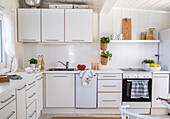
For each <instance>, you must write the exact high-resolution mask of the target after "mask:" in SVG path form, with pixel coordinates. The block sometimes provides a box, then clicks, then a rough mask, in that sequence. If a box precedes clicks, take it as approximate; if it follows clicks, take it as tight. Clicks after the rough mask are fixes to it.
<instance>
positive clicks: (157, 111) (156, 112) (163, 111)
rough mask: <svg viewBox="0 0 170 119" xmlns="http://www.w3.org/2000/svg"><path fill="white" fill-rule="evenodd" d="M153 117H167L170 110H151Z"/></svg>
mask: <svg viewBox="0 0 170 119" xmlns="http://www.w3.org/2000/svg"><path fill="white" fill-rule="evenodd" d="M151 114H152V115H155V114H156V115H167V114H168V109H167V108H151Z"/></svg>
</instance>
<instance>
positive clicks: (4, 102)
mask: <svg viewBox="0 0 170 119" xmlns="http://www.w3.org/2000/svg"><path fill="white" fill-rule="evenodd" d="M14 96H15V95H11V97H9V98H7V99H6V100H4V101H1V103H5V102H7V101H8V100H10V99H11V98H13V97H14Z"/></svg>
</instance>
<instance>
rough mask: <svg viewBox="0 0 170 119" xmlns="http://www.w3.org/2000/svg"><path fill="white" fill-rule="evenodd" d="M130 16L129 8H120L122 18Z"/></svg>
mask: <svg viewBox="0 0 170 119" xmlns="http://www.w3.org/2000/svg"><path fill="white" fill-rule="evenodd" d="M124 18H131V10H127V9H122V19H124Z"/></svg>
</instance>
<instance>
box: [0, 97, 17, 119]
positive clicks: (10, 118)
mask: <svg viewBox="0 0 170 119" xmlns="http://www.w3.org/2000/svg"><path fill="white" fill-rule="evenodd" d="M0 115H1V116H0V118H1V119H16V100H13V101H12V102H11V103H9V104H8V105H7V106H5V107H4V108H3V109H1V110H0Z"/></svg>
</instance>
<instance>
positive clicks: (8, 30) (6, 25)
mask: <svg viewBox="0 0 170 119" xmlns="http://www.w3.org/2000/svg"><path fill="white" fill-rule="evenodd" d="M13 27H14V26H13V23H12V13H11V12H10V11H8V10H6V9H4V10H3V24H2V38H3V43H4V48H5V53H6V55H7V57H10V59H11V62H10V71H11V72H15V71H16V70H17V68H18V63H17V59H16V54H15V44H14V43H15V41H14V28H13Z"/></svg>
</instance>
